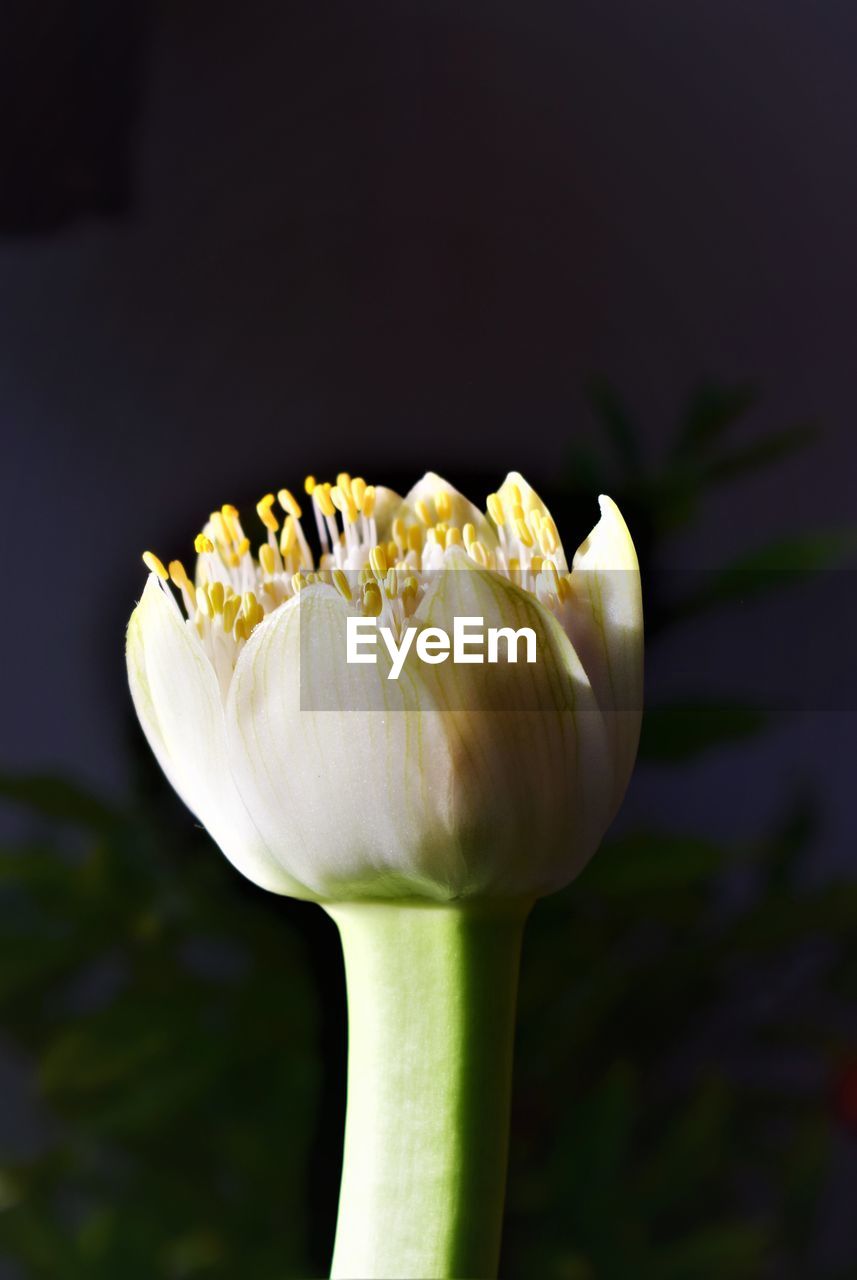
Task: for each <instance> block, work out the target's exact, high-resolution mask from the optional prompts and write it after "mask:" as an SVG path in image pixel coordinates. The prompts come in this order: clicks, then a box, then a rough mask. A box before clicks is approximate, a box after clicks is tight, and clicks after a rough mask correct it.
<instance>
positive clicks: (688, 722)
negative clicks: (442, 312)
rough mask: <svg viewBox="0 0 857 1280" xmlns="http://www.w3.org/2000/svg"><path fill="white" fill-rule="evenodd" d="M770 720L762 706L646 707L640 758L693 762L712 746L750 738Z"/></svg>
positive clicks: (723, 703)
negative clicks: (692, 760)
mask: <svg viewBox="0 0 857 1280" xmlns="http://www.w3.org/2000/svg"><path fill="white" fill-rule="evenodd" d="M770 720H771V714H770V712H769V711H767V710H765V709H764V708H763V707H759V706H752V705H750V704H749V703H742V702H730V701H725V700H719V701H710V702H706V701H702V700H699V701H696V702H694V703H688V702H684V701H678V702H673V703H663V704H661V705H660V706H656V707H646V709H645V713H644V715H643V729H642V734H641V736H640V758H641V759H643V760H655V761H661V762H668V763H674V762H676V761H680V760H689V759H693V758H695V757H696V756H698V755H701V754H702V753H703V752H705V751H709V750H711V749H713V748H715V747H721V746H723V745H724V744H728V743H733V742H738V741H741V740H742V739H744V738H750V737H753V735H754V734H757V733H759V732H760V731H761V730H762V729H764V728H766V727H767V726H768V725H769V724H770Z"/></svg>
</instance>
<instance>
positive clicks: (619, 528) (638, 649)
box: [568, 494, 643, 807]
mask: <svg viewBox="0 0 857 1280" xmlns="http://www.w3.org/2000/svg"><path fill="white" fill-rule="evenodd" d="M598 503H599V506H600V508H601V519H600V520H599V521H598V523H597V524H596V526H595V528H594V529H593V530H592V532H591V533H590V535H589V537H588V538H587V539H586V541H585V542H583V543H582V544H581V546H580V547H579V548H578V550H577V552H576V554H575V557H574V562H573V568H572V576H571V586H572V600H571V603H570V608H569V614H568V616H569V623H568V631H569V635H570V636H571V640H572V643H573V644H574V647H575V648H576V649H577V652H578V654H579V655H580V659H581V661H582V662H583V665H584V667H585V668H586V671H587V673H588V675H589V678H590V680H591V682H592V686H593V688H594V689H595V692H596V695H597V697H598V701H599V704H600V705H601V708H602V710H603V711H604V715H605V719H606V721H607V725H608V729H609V732H610V738H611V745H612V752H613V758H614V787H613V803H614V807H618V805H619V803H620V802H621V799H622V796H623V795H624V794H625V789H626V787H627V785H628V781H629V779H630V776H631V770H632V769H633V767H634V759H635V757H636V754H637V745H638V742H639V738H640V724H641V721H642V712H643V599H642V591H641V587H640V567H639V564H638V562H637V553H636V551H635V550H634V544H633V542H632V540H631V535H630V533H629V532H628V526H627V525H626V524H625V521H624V520H623V518H622V515H621V512H620V511H619V508H618V507H617V506H616V503H615V502H614V501H613V499H612V498H608V497H607V496H606V495H604V494H602V495H601V497H600V498H599V499H598Z"/></svg>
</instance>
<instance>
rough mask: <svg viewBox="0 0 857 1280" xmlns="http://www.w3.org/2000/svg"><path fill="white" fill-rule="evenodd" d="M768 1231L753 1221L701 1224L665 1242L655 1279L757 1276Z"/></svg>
mask: <svg viewBox="0 0 857 1280" xmlns="http://www.w3.org/2000/svg"><path fill="white" fill-rule="evenodd" d="M767 1243H768V1232H767V1231H765V1230H764V1228H762V1227H760V1226H754V1225H753V1224H752V1223H746V1222H732V1223H728V1222H727V1223H723V1224H722V1225H719V1226H712V1227H704V1228H702V1229H701V1230H699V1231H696V1232H694V1233H693V1234H692V1235H688V1236H685V1237H684V1238H683V1239H679V1240H676V1241H673V1242H670V1243H669V1244H667V1245H665V1247H664V1249H663V1252H662V1254H661V1255H660V1257H659V1260H658V1280H708V1277H709V1276H728V1277H729V1280H743V1278H744V1277H747V1278H748V1280H756V1278H757V1277H758V1276H760V1275H761V1274H763V1270H764V1267H763V1264H764V1259H765V1253H766V1249H767Z"/></svg>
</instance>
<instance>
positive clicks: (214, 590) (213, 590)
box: [208, 582, 226, 613]
mask: <svg viewBox="0 0 857 1280" xmlns="http://www.w3.org/2000/svg"><path fill="white" fill-rule="evenodd" d="M225 597H226V593H225V591H224V589H223V583H222V582H212V583H210V584H209V587H208V598H209V600H210V601H211V607H212V609H213V610H214V612H215V613H222V612H223V601H224V599H225Z"/></svg>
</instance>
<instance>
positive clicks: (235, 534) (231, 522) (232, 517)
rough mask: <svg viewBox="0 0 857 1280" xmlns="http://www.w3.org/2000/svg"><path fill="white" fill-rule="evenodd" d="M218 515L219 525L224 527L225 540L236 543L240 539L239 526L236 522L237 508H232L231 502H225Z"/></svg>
mask: <svg viewBox="0 0 857 1280" xmlns="http://www.w3.org/2000/svg"><path fill="white" fill-rule="evenodd" d="M218 514H219V515H220V521H221V524H222V525H223V526H224V528H225V531H226V534H227V538H228V540H229V541H231V542H237V541H238V540H239V538H240V537H241V525H240V523H239V521H238V508H237V507H233V505H232V503H231V502H225V503H224V504H223V506H222V507H221V508H220V511H219V513H218Z"/></svg>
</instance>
